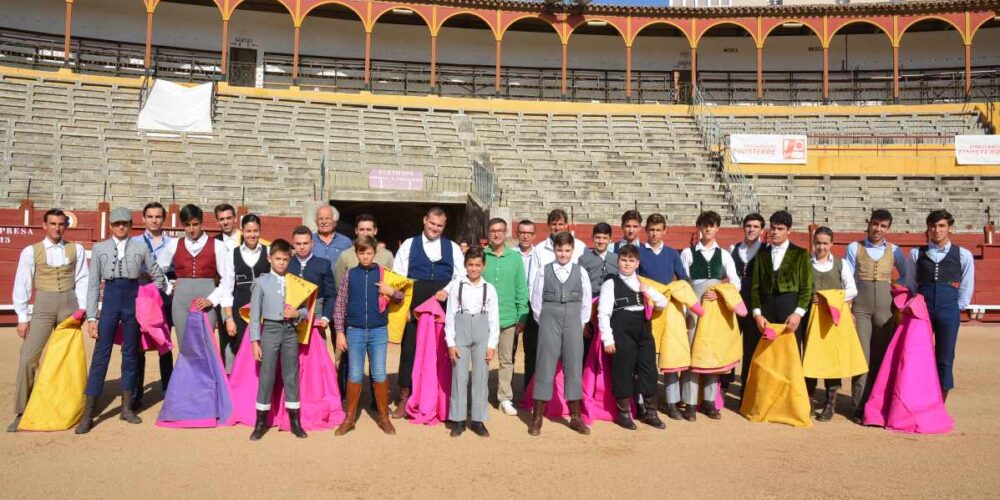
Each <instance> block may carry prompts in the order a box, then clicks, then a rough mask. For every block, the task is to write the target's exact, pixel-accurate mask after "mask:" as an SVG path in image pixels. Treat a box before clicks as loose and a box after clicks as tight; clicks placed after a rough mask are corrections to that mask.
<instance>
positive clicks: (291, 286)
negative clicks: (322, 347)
mask: <svg viewBox="0 0 1000 500" xmlns="http://www.w3.org/2000/svg"><path fill="white" fill-rule="evenodd" d="M318 291H319V287H318V286H316V285H314V284H313V283H311V282H309V281H306V280H304V279H302V278H300V277H298V276H296V275H294V274H286V275H285V304H287V305H289V306H291V307H292V308H293V309H300V308H303V307H304V308H306V310H307V311H309V312H308V313H307V315H306V317H305V318H302V321H299V324H298V325H296V326H295V332H296V333H297V334H298V335H299V343H300V344H307V345H308V344H309V333H310V332H311V331H312V325H313V316H315V312H316V311H315V309H316V294H317V293H318ZM240 316H243V319H244V320H245V321H247V322H248V323H249V322H250V304H247V305H245V306H243V307H242V308H240Z"/></svg>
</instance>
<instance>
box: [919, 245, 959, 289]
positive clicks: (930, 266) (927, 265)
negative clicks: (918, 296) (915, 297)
mask: <svg viewBox="0 0 1000 500" xmlns="http://www.w3.org/2000/svg"><path fill="white" fill-rule="evenodd" d="M927 250H928V247H927V245H924V246H922V247H920V256H919V257H917V285H925V284H931V283H937V282H944V283H961V281H962V258H961V256H960V255H959V250H958V245H956V244H954V243H952V244H951V249H949V250H948V253H947V254H945V256H944V258H943V259H941V262H934V261H933V260H931V258H930V257H929V256H928V255H927Z"/></svg>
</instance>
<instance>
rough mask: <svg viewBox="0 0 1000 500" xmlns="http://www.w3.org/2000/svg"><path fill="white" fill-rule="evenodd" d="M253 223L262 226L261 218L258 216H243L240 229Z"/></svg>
mask: <svg viewBox="0 0 1000 500" xmlns="http://www.w3.org/2000/svg"><path fill="white" fill-rule="evenodd" d="M251 222H253V223H254V224H257V226H260V216H259V215H257V214H246V215H244V216H243V220H241V221H240V227H247V224H249V223H251Z"/></svg>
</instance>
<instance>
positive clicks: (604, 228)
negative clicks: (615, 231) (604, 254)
mask: <svg viewBox="0 0 1000 500" xmlns="http://www.w3.org/2000/svg"><path fill="white" fill-rule="evenodd" d="M598 234H606V235H608V236H611V224H608V223H607V222H598V223H597V224H594V235H595V236H596V235H598Z"/></svg>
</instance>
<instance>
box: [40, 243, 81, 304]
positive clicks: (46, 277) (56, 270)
mask: <svg viewBox="0 0 1000 500" xmlns="http://www.w3.org/2000/svg"><path fill="white" fill-rule="evenodd" d="M31 248H32V250H34V252H35V289H36V290H39V291H42V292H56V293H62V292H65V291H67V290H72V289H73V288H74V287H75V286H76V258H77V255H76V244H74V243H70V242H66V244H65V248H66V260H67V261H68V262H67V263H66V265H65V266H59V267H52V266H50V265H49V263H48V260H46V258H45V244H44V243H43V242H41V241H39V242H38V243H35V244H34V245H31Z"/></svg>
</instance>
